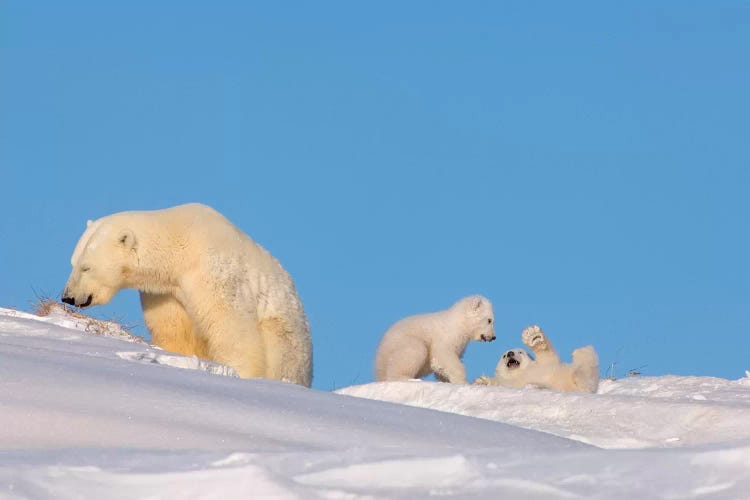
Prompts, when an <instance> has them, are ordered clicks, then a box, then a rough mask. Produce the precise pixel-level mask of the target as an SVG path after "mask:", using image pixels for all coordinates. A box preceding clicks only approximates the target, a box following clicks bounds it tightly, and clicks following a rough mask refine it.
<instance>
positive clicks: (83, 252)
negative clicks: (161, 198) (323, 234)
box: [63, 203, 312, 387]
mask: <svg viewBox="0 0 750 500" xmlns="http://www.w3.org/2000/svg"><path fill="white" fill-rule="evenodd" d="M71 264H72V266H73V270H72V272H71V275H70V278H69V279H68V282H67V284H66V285H65V291H64V292H63V301H64V302H67V303H69V304H74V305H77V306H79V307H87V306H91V305H97V304H105V303H107V302H109V301H110V300H111V298H112V297H113V296H114V294H115V293H117V292H118V291H119V290H120V289H122V288H133V289H136V290H138V291H139V292H140V295H141V305H142V307H143V316H144V320H145V322H146V326H147V327H148V329H149V331H150V332H151V337H152V340H153V343H154V344H156V345H158V346H160V347H162V348H164V349H166V350H170V351H173V352H177V353H181V354H186V355H196V356H199V357H202V358H207V359H210V360H213V361H217V362H219V363H223V364H226V365H228V366H231V367H232V368H234V369H235V370H237V373H239V374H240V376H241V377H264V378H271V379H277V380H284V381H288V382H293V383H296V384H301V385H304V386H308V387H309V386H310V383H311V381H312V341H311V338H310V329H309V326H308V323H307V318H306V316H305V312H304V310H303V308H302V303H301V302H300V299H299V296H298V295H297V291H296V289H295V286H294V282H293V281H292V279H291V277H290V276H289V274H288V273H287V272H286V271H285V270H284V268H283V267H282V266H281V264H280V263H279V262H278V261H277V260H276V259H275V258H274V257H273V256H271V254H270V253H268V252H267V251H266V250H265V249H264V248H262V247H261V246H260V245H258V244H256V243H255V242H254V241H253V240H252V239H250V238H249V237H248V236H247V235H245V234H244V233H242V231H240V230H239V229H238V228H237V227H235V226H234V225H233V224H232V223H231V222H229V221H228V220H227V219H226V218H225V217H224V216H222V215H221V214H220V213H219V212H217V211H216V210H214V209H212V208H210V207H207V206H205V205H200V204H196V203H194V204H188V205H180V206H177V207H172V208H167V209H164V210H153V211H134V212H120V213H116V214H113V215H109V216H107V217H103V218H101V219H99V220H97V221H94V222H92V221H89V223H88V225H87V228H86V231H85V232H84V233H83V235H82V236H81V238H80V240H79V241H78V244H77V245H76V248H75V250H74V252H73V256H72V258H71Z"/></svg>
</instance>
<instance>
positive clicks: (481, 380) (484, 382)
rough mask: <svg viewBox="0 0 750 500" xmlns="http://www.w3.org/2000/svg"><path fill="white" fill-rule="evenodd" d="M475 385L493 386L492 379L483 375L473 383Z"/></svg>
mask: <svg viewBox="0 0 750 500" xmlns="http://www.w3.org/2000/svg"><path fill="white" fill-rule="evenodd" d="M472 384H474V385H492V377H488V376H487V375H482V376H481V377H479V378H477V379H475V380H474V382H472Z"/></svg>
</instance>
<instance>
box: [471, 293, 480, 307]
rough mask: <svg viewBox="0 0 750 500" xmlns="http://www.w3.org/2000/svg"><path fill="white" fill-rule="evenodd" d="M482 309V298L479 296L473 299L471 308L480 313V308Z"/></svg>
mask: <svg viewBox="0 0 750 500" xmlns="http://www.w3.org/2000/svg"><path fill="white" fill-rule="evenodd" d="M481 307H482V297H479V296H477V297H472V299H471V308H472V309H474V310H475V311H478V310H479V308H481Z"/></svg>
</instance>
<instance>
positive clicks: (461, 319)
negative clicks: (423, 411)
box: [375, 295, 495, 384]
mask: <svg viewBox="0 0 750 500" xmlns="http://www.w3.org/2000/svg"><path fill="white" fill-rule="evenodd" d="M493 322H494V313H493V311H492V304H491V303H490V301H489V300H487V299H486V298H484V297H482V296H479V295H474V296H471V297H466V298H463V299H461V300H459V301H458V302H456V303H455V304H453V305H452V306H451V307H450V308H449V309H446V310H444V311H438V312H434V313H427V314H420V315H417V316H410V317H408V318H405V319H402V320H401V321H398V322H397V323H395V324H394V325H393V326H391V327H390V328H389V329H388V331H386V332H385V335H384V336H383V339H382V340H381V342H380V346H379V347H378V351H377V354H376V356H375V378H376V379H377V380H378V381H384V380H409V379H413V378H420V377H424V376H426V375H429V374H430V373H435V377H436V378H437V379H438V380H440V381H441V382H451V383H454V384H465V383H466V382H467V381H466V369H465V368H464V365H463V363H462V362H461V357H462V356H463V354H464V351H465V350H466V345H467V344H468V343H469V341H471V340H481V341H486V342H491V341H492V340H495V329H494V325H493Z"/></svg>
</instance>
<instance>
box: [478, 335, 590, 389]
mask: <svg viewBox="0 0 750 500" xmlns="http://www.w3.org/2000/svg"><path fill="white" fill-rule="evenodd" d="M521 339H522V340H523V343H524V344H526V346H528V347H529V348H530V349H531V350H532V351H533V352H534V354H535V355H536V360H534V359H531V357H530V356H529V354H528V353H527V352H526V351H524V350H523V349H511V350H509V351H506V352H505V353H504V354H503V355H502V357H501V358H500V361H499V362H498V363H497V367H496V368H495V378H491V377H486V376H482V377H479V378H478V379H476V380H475V381H474V383H475V384H480V385H501V386H505V387H524V386H526V385H529V384H531V385H536V386H539V387H543V388H546V389H556V390H558V391H579V392H596V391H597V389H598V387H599V360H598V358H597V355H596V351H594V348H593V347H591V346H586V347H581V348H578V349H576V350H575V351H573V362H572V363H570V364H567V363H563V362H562V361H561V360H560V356H559V355H558V354H557V351H555V348H554V347H553V346H552V343H551V342H550V340H549V338H548V337H547V335H545V333H544V332H543V331H542V329H541V328H539V327H538V326H537V325H532V326H529V327H527V328H525V329H524V330H523V332H522V333H521Z"/></svg>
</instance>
